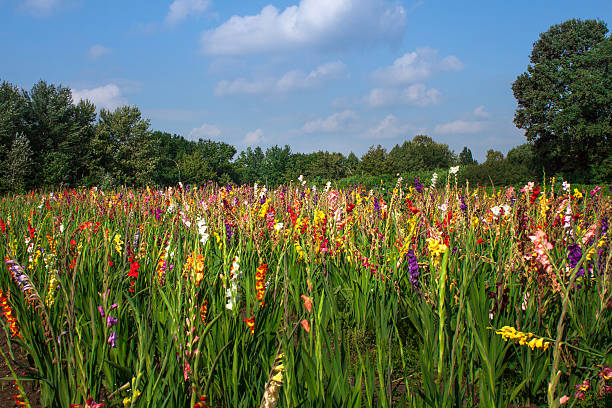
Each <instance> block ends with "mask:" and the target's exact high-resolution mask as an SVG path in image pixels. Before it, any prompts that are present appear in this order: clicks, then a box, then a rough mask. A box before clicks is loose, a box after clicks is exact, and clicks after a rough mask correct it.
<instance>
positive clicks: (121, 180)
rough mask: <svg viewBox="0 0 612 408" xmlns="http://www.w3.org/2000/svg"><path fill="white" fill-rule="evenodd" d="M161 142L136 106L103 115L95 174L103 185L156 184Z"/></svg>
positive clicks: (95, 146) (96, 141)
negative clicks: (154, 136)
mask: <svg viewBox="0 0 612 408" xmlns="http://www.w3.org/2000/svg"><path fill="white" fill-rule="evenodd" d="M156 143H157V140H156V139H155V138H153V137H152V135H151V131H150V130H149V120H148V119H143V118H142V115H141V113H140V110H139V109H138V108H137V107H136V106H122V107H120V108H117V109H115V111H113V112H110V111H108V110H106V109H102V110H101V111H100V121H99V122H98V125H97V128H96V134H95V137H94V138H93V140H92V149H93V151H94V152H95V154H94V156H93V159H92V162H91V164H92V166H93V169H92V170H93V171H92V172H97V173H98V174H99V179H100V182H103V183H104V182H105V181H106V182H109V183H111V184H118V185H131V184H134V185H137V186H143V185H146V184H149V183H152V182H153V181H154V176H155V169H156V167H157V162H158V160H159V158H158V157H157V156H156V151H158V150H159V149H157V147H156Z"/></svg>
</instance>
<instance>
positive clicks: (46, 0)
mask: <svg viewBox="0 0 612 408" xmlns="http://www.w3.org/2000/svg"><path fill="white" fill-rule="evenodd" d="M60 3H61V0H24V1H23V3H22V7H23V8H24V9H25V10H26V11H28V12H29V13H31V14H33V15H35V16H39V17H44V16H48V15H49V14H51V13H52V12H53V10H54V9H55V8H56V7H57V6H59V4H60Z"/></svg>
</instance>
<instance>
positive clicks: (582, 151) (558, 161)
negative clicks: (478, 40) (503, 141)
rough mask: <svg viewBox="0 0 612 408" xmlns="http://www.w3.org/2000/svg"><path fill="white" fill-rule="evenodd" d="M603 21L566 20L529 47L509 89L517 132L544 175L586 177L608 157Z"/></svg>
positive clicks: (609, 104)
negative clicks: (522, 69) (526, 59)
mask: <svg viewBox="0 0 612 408" xmlns="http://www.w3.org/2000/svg"><path fill="white" fill-rule="evenodd" d="M607 33H608V29H607V27H606V24H605V23H604V22H602V21H595V20H585V21H582V20H577V19H573V20H569V21H566V22H564V23H562V24H557V25H554V26H552V27H550V29H549V30H548V31H546V32H545V33H542V34H540V39H539V40H538V41H536V42H535V43H534V46H533V50H532V52H531V56H530V62H531V64H529V66H528V67H527V72H525V73H523V74H521V75H520V76H519V77H518V78H517V79H516V81H515V82H514V83H513V84H512V90H513V92H514V97H515V98H516V100H517V102H518V108H517V111H516V114H515V116H514V123H515V124H516V126H517V127H519V128H521V129H524V130H525V136H526V137H527V140H528V141H529V142H532V143H533V146H534V151H535V153H536V154H537V156H538V157H539V158H540V160H541V162H542V165H543V166H544V168H545V169H546V170H547V171H548V172H553V173H555V172H562V173H566V174H568V175H570V174H571V175H573V176H574V177H575V178H580V177H588V176H589V175H590V172H591V171H592V170H593V169H597V168H598V166H600V165H601V163H602V162H603V161H604V160H605V159H606V158H607V157H609V156H610V155H611V153H612V141H611V140H610V134H611V133H612V72H611V71H610V68H611V67H610V62H611V61H612V40H611V39H610V36H608V35H607Z"/></svg>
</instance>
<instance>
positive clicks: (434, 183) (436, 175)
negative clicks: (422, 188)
mask: <svg viewBox="0 0 612 408" xmlns="http://www.w3.org/2000/svg"><path fill="white" fill-rule="evenodd" d="M437 182H438V173H434V174H433V176H432V177H431V188H434V187H435V186H436V183H437Z"/></svg>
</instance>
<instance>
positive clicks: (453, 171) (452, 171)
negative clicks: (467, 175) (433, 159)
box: [448, 166, 459, 174]
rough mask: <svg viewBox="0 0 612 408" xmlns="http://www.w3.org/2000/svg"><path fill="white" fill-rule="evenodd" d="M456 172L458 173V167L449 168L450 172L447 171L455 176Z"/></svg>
mask: <svg viewBox="0 0 612 408" xmlns="http://www.w3.org/2000/svg"><path fill="white" fill-rule="evenodd" d="M458 171H459V166H455V167H451V168H450V170H448V172H449V173H450V174H457V172H458Z"/></svg>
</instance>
